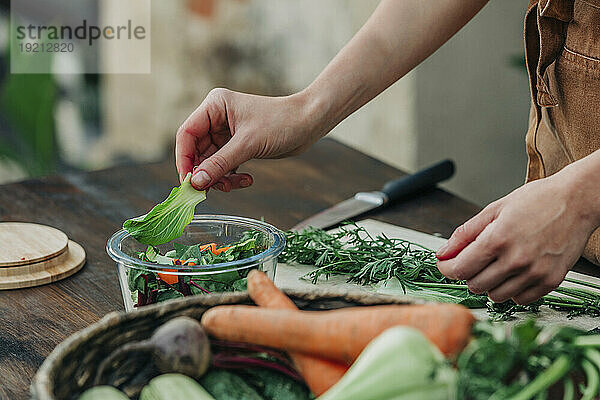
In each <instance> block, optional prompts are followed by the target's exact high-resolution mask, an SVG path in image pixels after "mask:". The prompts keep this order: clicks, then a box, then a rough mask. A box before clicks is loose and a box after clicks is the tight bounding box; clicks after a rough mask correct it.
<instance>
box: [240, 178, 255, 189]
mask: <svg viewBox="0 0 600 400" xmlns="http://www.w3.org/2000/svg"><path fill="white" fill-rule="evenodd" d="M251 184H252V182H250V179H248V178H243V179H242V180H241V181H240V186H241V187H248V186H250V185H251Z"/></svg>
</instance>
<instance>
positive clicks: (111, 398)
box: [77, 385, 129, 400]
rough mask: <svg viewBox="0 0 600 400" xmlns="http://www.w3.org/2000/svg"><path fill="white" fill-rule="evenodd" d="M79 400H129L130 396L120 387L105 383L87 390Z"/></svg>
mask: <svg viewBox="0 0 600 400" xmlns="http://www.w3.org/2000/svg"><path fill="white" fill-rule="evenodd" d="M77 400H129V397H127V396H125V393H123V392H121V391H120V390H119V389H116V388H114V387H112V386H108V385H103V386H94V387H93V388H90V389H88V390H86V391H85V392H83V394H82V395H81V396H79V398H78V399H77Z"/></svg>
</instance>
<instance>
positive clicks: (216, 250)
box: [212, 246, 231, 256]
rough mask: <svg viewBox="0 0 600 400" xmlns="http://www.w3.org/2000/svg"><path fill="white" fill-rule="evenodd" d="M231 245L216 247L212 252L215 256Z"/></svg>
mask: <svg viewBox="0 0 600 400" xmlns="http://www.w3.org/2000/svg"><path fill="white" fill-rule="evenodd" d="M230 248H231V247H229V246H225V247H220V248H218V249H215V250H213V251H212V252H213V253H214V254H215V256H218V255H219V254H221V253H222V252H224V251H227V250H229V249H230Z"/></svg>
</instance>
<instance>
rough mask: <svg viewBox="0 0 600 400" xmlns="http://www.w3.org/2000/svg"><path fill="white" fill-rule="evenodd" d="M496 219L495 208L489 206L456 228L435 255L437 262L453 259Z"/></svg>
mask: <svg viewBox="0 0 600 400" xmlns="http://www.w3.org/2000/svg"><path fill="white" fill-rule="evenodd" d="M495 217H496V208H495V207H494V206H493V205H489V206H488V207H486V208H484V209H483V211H481V212H480V213H479V214H477V215H476V216H474V217H473V218H471V219H470V220H468V221H467V222H465V223H464V224H462V225H461V226H459V227H458V228H456V230H455V231H454V233H452V236H450V239H448V242H447V243H446V244H445V245H444V246H442V247H441V248H440V249H439V250H438V251H437V253H436V257H437V258H438V260H448V259H451V258H454V257H456V256H457V255H458V253H460V252H461V251H462V250H463V249H464V248H465V247H467V245H468V244H469V243H471V242H473V241H474V240H475V239H476V238H477V236H479V234H480V233H481V232H482V231H483V230H484V229H485V227H486V226H487V225H488V224H489V223H490V222H492V221H493V220H494V218H495Z"/></svg>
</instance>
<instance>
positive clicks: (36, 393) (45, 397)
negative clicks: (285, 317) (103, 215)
mask: <svg viewBox="0 0 600 400" xmlns="http://www.w3.org/2000/svg"><path fill="white" fill-rule="evenodd" d="M283 291H284V292H285V293H286V294H287V295H288V296H290V297H292V298H296V299H302V300H316V299H327V298H331V299H336V298H339V299H344V300H346V301H348V302H356V303H362V304H364V305H369V304H373V305H374V304H386V303H387V304H422V303H425V302H426V301H423V300H422V299H418V298H414V297H410V296H403V297H398V296H393V295H387V294H379V293H369V292H365V291H357V290H353V291H348V290H338V289H332V288H326V289H323V288H316V289H312V290H303V289H283ZM248 300H250V298H249V296H248V292H247V291H242V292H228V293H214V294H209V295H201V296H191V297H186V298H183V299H174V300H169V301H165V302H161V303H158V304H153V305H149V306H145V307H141V308H139V309H135V310H133V311H129V312H126V311H111V312H109V313H108V314H106V315H105V316H103V317H102V318H101V319H99V320H98V321H96V322H94V323H92V324H91V325H89V326H87V327H85V328H83V329H81V330H79V331H77V332H74V333H73V334H71V335H70V336H68V337H67V338H66V339H65V340H63V341H62V342H61V343H59V344H58V345H57V346H56V347H55V348H54V349H53V350H52V351H51V352H50V354H49V355H48V356H47V357H46V359H45V360H44V362H43V363H42V365H41V366H40V367H39V369H38V371H37V372H36V374H35V376H34V377H33V380H32V381H31V386H30V393H31V395H32V396H33V397H34V398H36V399H39V400H50V399H54V394H53V392H54V386H53V384H52V382H51V378H52V377H51V372H52V371H53V369H54V366H55V365H56V364H57V363H60V361H61V360H62V359H63V358H64V357H66V355H67V354H68V349H70V348H72V347H73V346H74V345H77V344H78V343H80V342H83V341H85V340H86V338H89V337H90V336H92V335H93V334H97V333H99V332H101V331H102V330H104V329H106V327H107V326H109V325H112V324H116V323H122V322H125V321H128V320H134V319H138V318H144V317H146V316H148V315H153V316H155V317H157V316H160V315H163V314H166V313H169V312H172V311H174V310H177V309H185V308H186V307H187V306H194V305H204V306H215V305H218V304H223V303H239V302H243V301H248Z"/></svg>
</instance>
